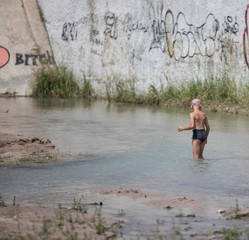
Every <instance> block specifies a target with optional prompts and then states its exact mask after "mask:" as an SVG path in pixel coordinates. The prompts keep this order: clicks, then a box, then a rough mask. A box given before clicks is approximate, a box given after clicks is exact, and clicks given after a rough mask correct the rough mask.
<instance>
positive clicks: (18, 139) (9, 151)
mask: <svg viewBox="0 0 249 240" xmlns="http://www.w3.org/2000/svg"><path fill="white" fill-rule="evenodd" d="M65 156H66V154H64V153H62V152H60V151H59V150H58V149H56V147H55V145H54V144H53V143H51V141H50V140H49V139H48V138H38V137H26V136H22V135H14V134H9V133H6V132H3V131H1V130H0V166H9V165H23V164H25V163H32V162H36V163H42V162H50V161H56V160H58V159H59V158H62V157H65Z"/></svg>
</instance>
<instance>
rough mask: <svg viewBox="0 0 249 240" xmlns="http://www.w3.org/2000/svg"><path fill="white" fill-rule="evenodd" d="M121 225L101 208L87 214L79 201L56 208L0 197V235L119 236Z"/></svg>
mask: <svg viewBox="0 0 249 240" xmlns="http://www.w3.org/2000/svg"><path fill="white" fill-rule="evenodd" d="M118 228H119V222H118V221H117V220H114V219H111V218H107V217H103V216H102V215H101V208H99V209H96V211H95V213H94V214H88V213H87V209H86V208H85V206H84V205H81V204H80V203H77V204H74V205H73V206H72V207H71V208H63V207H61V206H59V207H58V208H55V207H49V206H41V205H20V204H17V203H13V204H5V203H4V202H3V201H0V239H96V240H98V239H116V237H117V229H118Z"/></svg>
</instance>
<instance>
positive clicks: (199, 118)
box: [190, 109, 207, 129]
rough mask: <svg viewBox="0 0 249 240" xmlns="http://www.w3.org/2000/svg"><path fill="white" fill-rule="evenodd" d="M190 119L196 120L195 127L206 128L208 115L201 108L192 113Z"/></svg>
mask: <svg viewBox="0 0 249 240" xmlns="http://www.w3.org/2000/svg"><path fill="white" fill-rule="evenodd" d="M190 121H193V122H194V127H193V129H204V128H205V127H206V126H207V116H206V114H205V113H204V112H202V111H200V110H199V109H198V110H197V111H194V112H192V113H190Z"/></svg>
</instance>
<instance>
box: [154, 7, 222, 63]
mask: <svg viewBox="0 0 249 240" xmlns="http://www.w3.org/2000/svg"><path fill="white" fill-rule="evenodd" d="M164 19H165V20H154V21H153V24H152V29H153V40H152V43H151V46H150V49H149V51H151V50H152V49H154V48H160V49H161V50H162V52H166V50H167V53H168V54H169V56H170V57H171V58H174V59H175V60H177V61H179V60H180V59H181V58H183V59H184V58H187V57H189V58H192V57H194V56H195V55H202V56H208V57H211V56H213V55H214V53H215V50H216V48H215V41H216V37H217V33H218V31H219V28H220V24H219V22H218V20H217V19H216V18H215V17H214V15H213V14H212V13H210V14H208V16H207V17H206V19H205V22H204V23H203V24H201V25H200V26H194V25H193V24H190V23H188V22H187V20H186V17H185V15H184V13H182V12H180V13H178V14H177V17H176V18H175V17H174V14H173V12H172V11H171V10H167V12H166V14H165V18H164Z"/></svg>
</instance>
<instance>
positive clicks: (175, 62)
mask: <svg viewBox="0 0 249 240" xmlns="http://www.w3.org/2000/svg"><path fill="white" fill-rule="evenodd" d="M38 3H39V5H40V8H41V12H42V14H43V17H44V19H45V25H46V29H47V33H48V36H49V40H50V43H51V47H52V50H53V53H54V59H55V61H56V63H57V65H60V64H63V65H66V66H68V67H69V68H71V69H73V71H74V73H75V75H76V77H77V78H78V79H79V80H80V79H82V77H83V74H85V75H86V77H87V78H90V79H91V80H92V83H93V85H94V87H98V88H99V89H104V88H103V85H104V83H105V82H106V81H108V80H109V79H111V78H112V77H113V76H115V77H118V78H127V79H131V78H133V77H135V78H136V79H137V87H138V88H139V89H141V90H143V89H145V90H146V89H147V87H148V86H149V84H155V85H159V84H160V80H162V81H165V76H167V77H169V78H171V79H177V80H182V81H185V80H188V79H192V78H196V77H199V78H202V79H203V78H205V77H207V76H208V75H210V74H214V75H217V74H220V73H221V72H223V71H226V72H227V73H228V74H229V76H230V77H236V79H244V80H245V81H248V80H249V79H248V71H249V69H248V67H249V50H248V48H249V43H248V34H249V33H248V18H249V16H248V14H247V13H248V3H249V1H248V0H237V1H232V0H218V1H217V0H208V1H207V0H199V1H196V0H189V1H185V0H178V1H172V0H38ZM0 13H1V14H0V27H1V36H0V46H1V47H0V92H2V91H4V89H6V88H11V89H12V88H13V89H16V91H18V92H20V93H23V92H27V89H28V82H29V81H31V80H32V76H33V73H34V72H35V71H36V70H37V69H38V67H39V66H40V62H39V59H41V58H43V59H44V60H46V61H47V62H48V63H51V56H52V53H51V49H50V46H49V41H48V39H47V33H46V32H45V31H44V28H43V23H42V22H41V20H40V16H39V9H38V8H37V4H36V0H1V2H0Z"/></svg>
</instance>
